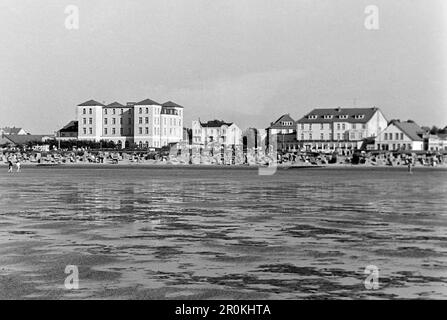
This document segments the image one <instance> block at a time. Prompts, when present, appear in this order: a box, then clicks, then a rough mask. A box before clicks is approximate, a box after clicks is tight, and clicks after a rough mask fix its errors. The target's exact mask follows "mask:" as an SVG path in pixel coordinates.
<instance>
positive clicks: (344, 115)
mask: <svg viewBox="0 0 447 320" xmlns="http://www.w3.org/2000/svg"><path fill="white" fill-rule="evenodd" d="M338 117H339V118H340V119H348V115H347V114H341V115H339V116H338Z"/></svg>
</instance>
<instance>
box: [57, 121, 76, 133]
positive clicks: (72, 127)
mask: <svg viewBox="0 0 447 320" xmlns="http://www.w3.org/2000/svg"><path fill="white" fill-rule="evenodd" d="M74 131H78V121H75V120H73V121H70V122H69V123H67V124H66V125H65V126H64V127H63V128H62V129H60V130H59V132H74Z"/></svg>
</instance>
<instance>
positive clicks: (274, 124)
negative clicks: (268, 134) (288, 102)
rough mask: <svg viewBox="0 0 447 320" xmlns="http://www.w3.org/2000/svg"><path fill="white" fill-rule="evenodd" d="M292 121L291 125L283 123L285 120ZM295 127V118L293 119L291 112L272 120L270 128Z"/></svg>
mask: <svg viewBox="0 0 447 320" xmlns="http://www.w3.org/2000/svg"><path fill="white" fill-rule="evenodd" d="M285 121H287V122H292V124H291V125H283V124H282V123H283V122H285ZM294 127H295V120H293V119H292V117H291V116H290V114H288V113H287V114H283V115H282V116H281V117H279V119H278V120H276V121H275V122H272V123H271V125H270V127H269V129H290V128H294Z"/></svg>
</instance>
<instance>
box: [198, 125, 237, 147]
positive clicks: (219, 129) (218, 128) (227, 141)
mask: <svg viewBox="0 0 447 320" xmlns="http://www.w3.org/2000/svg"><path fill="white" fill-rule="evenodd" d="M191 129H192V144H193V145H202V146H207V145H208V144H210V143H217V144H219V145H224V146H231V145H242V130H241V129H240V128H239V127H238V126H237V125H236V124H235V123H233V122H225V121H221V120H212V121H208V122H201V121H200V120H194V121H193V122H192V128H191Z"/></svg>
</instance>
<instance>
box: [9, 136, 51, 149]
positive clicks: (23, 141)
mask: <svg viewBox="0 0 447 320" xmlns="http://www.w3.org/2000/svg"><path fill="white" fill-rule="evenodd" d="M3 138H4V139H5V140H4V142H5V143H3V144H5V145H8V146H12V147H24V146H28V145H30V144H39V143H43V142H46V141H49V140H53V139H54V136H53V135H51V134H48V135H43V134H11V135H3Z"/></svg>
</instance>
